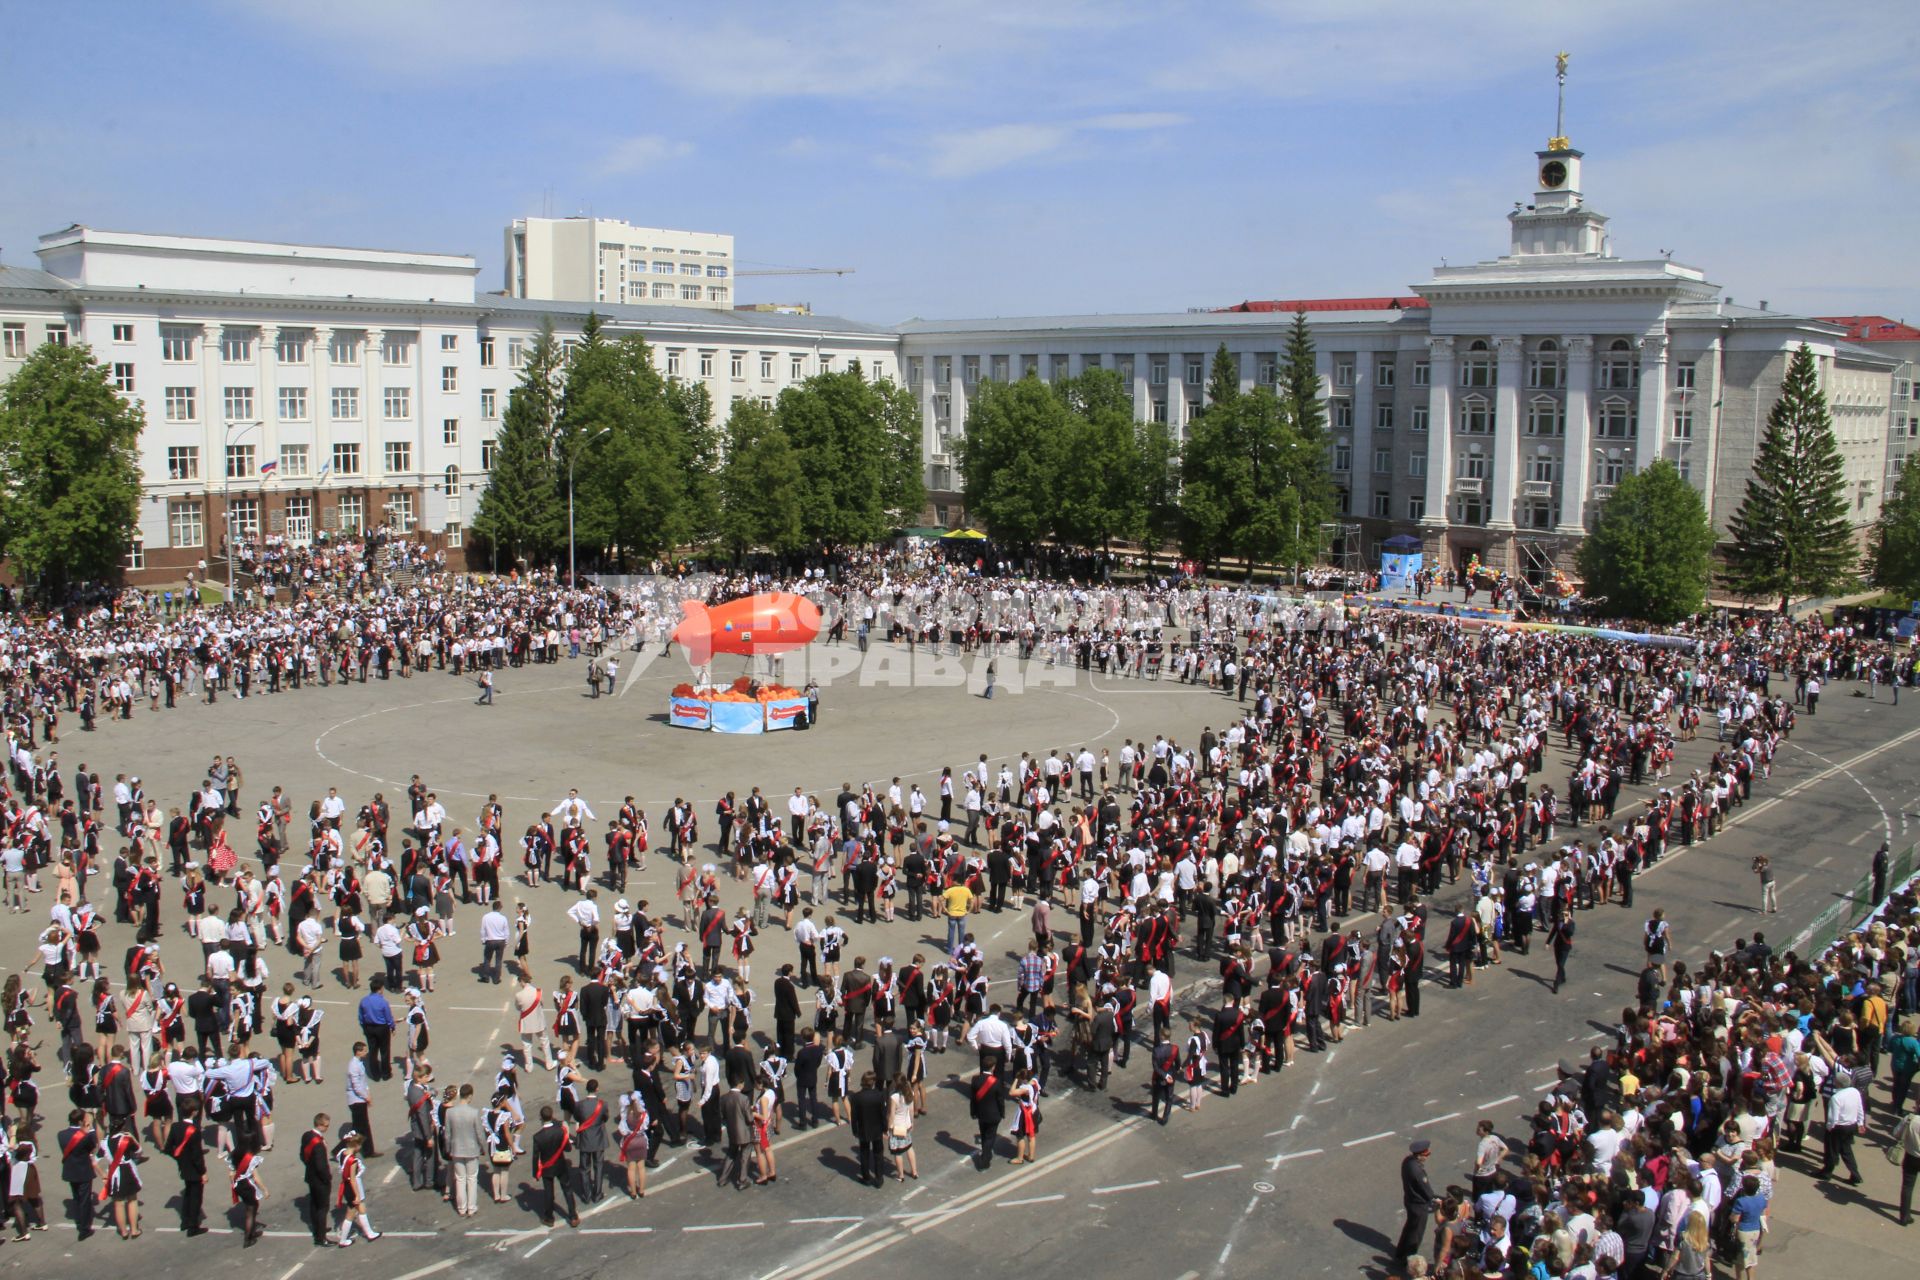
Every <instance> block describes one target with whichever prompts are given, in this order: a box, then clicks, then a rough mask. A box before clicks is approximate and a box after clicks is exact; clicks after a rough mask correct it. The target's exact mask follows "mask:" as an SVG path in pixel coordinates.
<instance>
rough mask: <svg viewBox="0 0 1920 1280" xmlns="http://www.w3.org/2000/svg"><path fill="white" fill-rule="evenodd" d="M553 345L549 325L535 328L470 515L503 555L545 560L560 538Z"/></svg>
mask: <svg viewBox="0 0 1920 1280" xmlns="http://www.w3.org/2000/svg"><path fill="white" fill-rule="evenodd" d="M559 363H560V357H559V344H558V343H557V342H555V340H554V336H553V323H552V321H547V322H545V323H543V324H542V325H541V326H540V333H539V336H537V337H536V338H535V339H534V342H533V346H532V348H531V349H530V350H529V351H528V353H527V363H526V366H525V368H524V369H523V370H522V371H521V374H520V383H519V385H518V386H516V387H514V389H513V392H512V394H511V395H510V396H509V397H508V398H507V411H506V413H505V414H503V415H502V416H501V419H500V434H499V436H498V437H497V438H496V439H495V441H494V457H493V470H492V471H491V472H490V473H489V474H488V477H487V487H486V490H485V492H483V493H482V494H481V495H480V505H479V507H478V508H477V509H476V510H475V511H474V515H473V532H474V534H475V535H476V536H478V537H480V538H482V539H484V540H485V541H486V542H488V543H489V544H491V545H492V546H493V547H494V548H495V550H496V551H504V552H505V553H506V558H507V560H508V561H509V562H511V561H513V560H514V559H517V558H519V557H521V556H525V557H526V558H527V559H528V560H530V561H536V562H537V561H543V560H546V559H547V558H548V557H549V556H551V554H552V553H553V551H554V550H555V549H556V548H557V547H559V546H561V545H562V544H563V542H564V540H565V538H566V528H567V513H566V509H565V507H564V506H563V505H562V504H561V501H560V498H559V496H558V488H557V478H556V475H555V472H554V455H553V440H554V430H555V427H556V424H557V423H558V421H559V416H560V392H559V381H558V371H559Z"/></svg>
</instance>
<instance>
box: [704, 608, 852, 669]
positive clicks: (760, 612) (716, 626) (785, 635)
mask: <svg viewBox="0 0 1920 1280" xmlns="http://www.w3.org/2000/svg"><path fill="white" fill-rule="evenodd" d="M680 608H681V609H682V610H684V611H685V616H683V617H682V618H681V619H680V625H679V626H677V627H675V628H674V630H673V639H674V642H675V643H676V644H678V645H679V646H680V647H681V648H682V649H684V650H686V654H687V661H688V662H690V663H692V664H693V665H694V666H696V667H704V666H706V665H707V663H708V661H709V660H711V659H712V657H713V655H714V654H716V653H738V654H742V655H752V654H757V653H786V652H787V651H788V650H790V649H804V648H805V647H806V646H807V645H808V644H810V643H812V641H813V638H814V637H815V636H817V635H819V634H820V607H819V606H818V605H816V604H814V602H813V601H811V600H809V599H807V598H806V597H805V596H797V595H793V594H792V593H790V592H786V591H769V592H765V593H763V594H761V595H757V596H747V597H746V598H744V599H741V600H729V601H727V602H726V603H725V604H720V605H714V606H713V607H711V608H709V607H707V606H706V605H704V604H701V603H700V602H699V601H696V600H688V601H683V602H682V603H681V605H680Z"/></svg>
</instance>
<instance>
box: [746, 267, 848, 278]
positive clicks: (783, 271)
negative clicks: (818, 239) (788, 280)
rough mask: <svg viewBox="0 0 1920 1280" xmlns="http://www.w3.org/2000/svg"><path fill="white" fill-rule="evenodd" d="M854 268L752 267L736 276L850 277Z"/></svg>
mask: <svg viewBox="0 0 1920 1280" xmlns="http://www.w3.org/2000/svg"><path fill="white" fill-rule="evenodd" d="M854 271H855V268H853V267H750V268H748V269H746V270H744V271H735V272H734V273H733V274H734V275H736V276H850V275H852V274H853V273H854Z"/></svg>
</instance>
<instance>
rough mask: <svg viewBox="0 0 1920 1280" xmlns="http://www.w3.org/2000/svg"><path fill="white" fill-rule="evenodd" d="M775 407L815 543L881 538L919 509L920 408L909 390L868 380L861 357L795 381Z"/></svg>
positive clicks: (800, 505) (801, 506)
mask: <svg viewBox="0 0 1920 1280" xmlns="http://www.w3.org/2000/svg"><path fill="white" fill-rule="evenodd" d="M775 412H776V415H777V417H778V420H779V423H780V427H781V429H782V430H783V431H784V432H785V433H786V436H787V440H788V441H789V443H791V445H792V446H793V448H794V450H795V451H796V452H797V453H798V455H799V458H800V469H801V473H802V475H803V476H804V478H805V480H806V483H805V485H804V486H803V487H802V489H801V491H800V493H799V494H798V495H797V498H796V505H797V506H798V508H799V510H800V513H801V519H802V523H803V526H804V527H805V529H806V531H807V536H808V538H809V539H810V540H811V541H814V542H818V543H824V544H829V545H834V544H838V545H849V544H852V545H858V544H861V543H868V542H875V541H878V540H879V539H880V538H882V537H885V536H886V535H887V534H888V533H890V532H892V531H893V530H894V529H895V528H897V527H898V525H899V522H900V520H901V519H902V518H903V517H905V516H907V515H909V514H914V513H917V512H918V509H919V505H920V503H921V501H922V491H921V482H920V470H919V465H920V464H919V457H920V452H919V449H920V428H919V414H918V412H917V409H916V407H915V406H914V405H913V400H912V397H911V395H909V394H908V393H907V392H905V391H904V390H902V389H900V388H898V387H896V386H895V385H894V384H893V383H891V382H870V381H868V380H867V377H866V374H865V372H864V371H863V370H862V369H861V367H860V365H859V363H858V362H857V361H856V362H855V363H854V364H853V365H852V366H851V367H849V368H847V369H844V370H839V371H836V372H833V373H820V374H815V375H814V376H813V377H811V378H808V379H807V380H806V381H805V382H803V383H801V384H800V385H799V386H796V387H788V388H787V389H786V390H785V391H783V392H781V393H780V399H779V400H778V402H776V405H775Z"/></svg>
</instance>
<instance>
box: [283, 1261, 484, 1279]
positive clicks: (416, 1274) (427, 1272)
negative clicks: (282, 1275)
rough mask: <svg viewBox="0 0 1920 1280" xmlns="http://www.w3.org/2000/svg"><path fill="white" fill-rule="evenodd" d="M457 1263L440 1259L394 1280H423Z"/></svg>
mask: <svg viewBox="0 0 1920 1280" xmlns="http://www.w3.org/2000/svg"><path fill="white" fill-rule="evenodd" d="M459 1261H460V1259H458V1258H442V1259H441V1260H440V1261H439V1262H436V1263H434V1264H433V1265H432V1266H430V1267H422V1268H420V1269H419V1270H418V1271H409V1272H407V1274H405V1275H403V1276H397V1277H395V1280H424V1277H426V1276H436V1275H439V1274H440V1273H441V1272H442V1271H445V1270H447V1269H448V1268H450V1267H452V1266H454V1265H455V1264H456V1263H458V1262H459ZM287 1274H289V1275H291V1274H293V1273H292V1272H288V1273H287Z"/></svg>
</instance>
